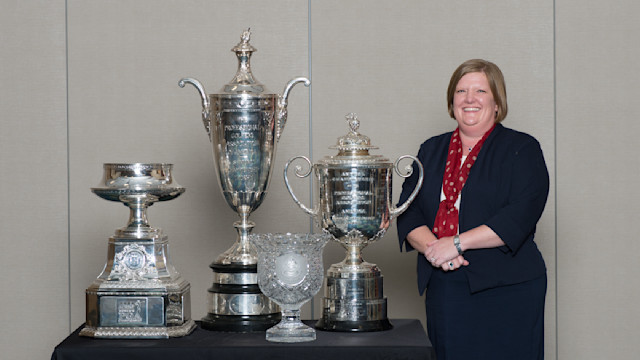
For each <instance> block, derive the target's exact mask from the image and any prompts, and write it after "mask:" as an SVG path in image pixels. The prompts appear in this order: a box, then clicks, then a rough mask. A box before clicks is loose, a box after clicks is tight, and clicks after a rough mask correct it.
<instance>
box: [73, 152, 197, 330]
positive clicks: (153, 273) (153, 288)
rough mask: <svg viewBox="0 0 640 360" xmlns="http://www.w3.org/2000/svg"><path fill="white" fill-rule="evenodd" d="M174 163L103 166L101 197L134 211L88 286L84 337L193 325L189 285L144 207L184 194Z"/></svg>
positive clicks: (188, 328) (96, 190)
mask: <svg viewBox="0 0 640 360" xmlns="http://www.w3.org/2000/svg"><path fill="white" fill-rule="evenodd" d="M171 171H172V165H171V164H140V163H136V164H104V175H103V179H102V181H101V183H100V184H99V186H98V187H95V188H92V189H91V190H92V191H93V192H94V193H95V194H96V195H98V196H100V197H101V198H103V199H106V200H110V201H117V202H122V203H124V204H125V205H127V206H128V207H129V209H130V215H129V221H128V224H127V226H125V227H123V228H120V229H117V230H116V233H115V234H114V235H113V236H111V237H110V238H109V242H108V248H107V250H108V255H107V263H106V265H105V267H104V270H103V271H102V273H101V274H100V275H99V276H98V278H97V279H96V280H94V281H93V283H92V284H91V285H90V286H89V287H88V288H87V290H86V301H87V303H86V311H87V314H86V325H85V327H84V328H83V329H82V330H81V331H80V335H82V336H91V337H101V338H164V337H175V336H184V335H187V334H189V333H190V332H191V331H193V329H194V328H195V322H194V321H193V320H192V319H191V299H190V285H189V283H188V282H187V281H186V280H184V279H183V278H182V277H181V276H180V274H179V273H178V272H177V271H176V269H175V268H174V267H173V265H171V263H170V262H169V248H168V240H167V236H166V235H164V234H163V232H162V230H161V229H158V228H153V227H151V226H150V225H149V222H148V220H147V215H146V209H147V208H148V207H149V206H150V205H152V204H153V203H155V202H157V201H167V200H171V199H174V198H175V197H177V196H179V195H180V194H182V193H183V192H184V190H185V189H184V188H183V187H181V186H180V185H178V184H177V183H176V182H175V181H174V180H173V177H172V173H171Z"/></svg>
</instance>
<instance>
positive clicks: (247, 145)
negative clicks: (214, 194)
mask: <svg viewBox="0 0 640 360" xmlns="http://www.w3.org/2000/svg"><path fill="white" fill-rule="evenodd" d="M249 40H250V32H249V30H245V31H244V32H243V33H242V36H241V41H240V43H238V44H237V45H236V46H235V47H234V48H233V49H231V50H232V51H234V52H235V54H236V57H237V58H238V70H237V72H236V75H235V77H234V78H233V79H232V80H231V82H230V83H228V84H227V85H225V86H224V87H223V88H222V90H221V93H219V94H209V95H207V93H206V91H205V90H204V87H203V86H202V84H201V83H200V82H199V81H198V80H196V79H192V78H184V79H182V80H180V83H179V85H180V86H181V87H184V85H185V84H191V85H193V86H195V87H196V89H198V92H199V93H200V96H201V98H202V108H203V110H202V120H203V122H204V126H205V129H206V130H207V133H208V134H209V139H210V140H211V144H212V145H213V157H214V163H215V167H216V171H217V173H218V183H219V184H220V188H221V190H222V193H223V195H224V198H225V199H226V201H227V203H228V204H229V206H231V208H232V209H233V210H234V211H236V212H237V213H238V215H239V216H240V220H239V221H236V222H235V223H234V224H233V226H234V227H235V228H236V230H237V232H238V236H237V239H236V242H235V244H234V245H233V246H232V247H231V248H230V249H229V250H227V251H226V252H224V253H223V254H222V255H220V256H219V257H218V258H217V259H216V260H215V261H213V263H212V264H211V265H210V267H211V269H213V273H214V280H213V285H212V287H211V288H210V289H209V313H208V315H207V316H206V317H205V318H204V319H202V327H203V328H205V329H209V330H221V331H240V332H248V331H263V330H266V329H267V328H269V327H271V326H273V325H275V324H276V323H277V322H278V321H280V310H279V308H278V306H277V305H276V304H275V303H273V302H272V301H271V300H269V298H268V297H266V296H264V294H262V293H261V292H260V288H259V287H258V282H257V265H256V264H257V255H256V251H255V249H254V248H253V246H252V245H251V244H250V243H249V242H248V236H249V233H250V232H251V230H252V229H253V227H254V226H255V224H254V223H253V222H252V221H249V215H250V214H251V212H252V211H254V210H255V209H257V208H258V206H260V204H261V203H262V201H263V200H264V197H265V196H266V194H267V188H268V186H269V179H270V173H271V170H272V168H273V163H274V158H275V153H276V144H277V143H278V140H279V139H280V135H281V134H282V131H283V129H284V126H285V122H286V120H287V98H288V96H289V92H290V91H291V88H293V86H294V85H296V84H298V83H301V82H302V83H304V84H305V85H306V86H309V84H310V82H309V80H308V79H306V78H303V77H299V78H295V79H293V80H291V81H289V83H288V84H287V85H286V87H285V89H284V92H283V94H282V95H277V94H272V93H269V91H268V90H267V89H266V88H265V86H264V85H262V84H261V83H259V82H258V81H257V80H256V79H255V78H254V77H253V74H252V73H251V67H250V64H249V60H250V58H251V55H252V53H253V52H254V51H256V49H255V48H254V47H253V46H251V45H250V44H249Z"/></svg>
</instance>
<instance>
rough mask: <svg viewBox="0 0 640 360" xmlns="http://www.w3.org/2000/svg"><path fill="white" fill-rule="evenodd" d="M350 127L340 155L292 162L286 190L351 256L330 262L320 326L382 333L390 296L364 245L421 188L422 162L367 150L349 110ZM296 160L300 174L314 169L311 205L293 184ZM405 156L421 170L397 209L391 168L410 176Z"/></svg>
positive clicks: (342, 139) (368, 146) (383, 229)
mask: <svg viewBox="0 0 640 360" xmlns="http://www.w3.org/2000/svg"><path fill="white" fill-rule="evenodd" d="M347 121H348V123H349V127H350V131H349V133H348V134H347V135H345V136H342V137H340V138H339V139H338V143H337V144H336V145H335V146H333V147H332V148H334V149H338V154H337V155H336V156H330V157H326V158H324V159H322V160H320V161H319V162H318V163H316V164H314V165H312V164H311V161H310V160H309V159H308V158H306V157H304V156H297V157H294V158H292V159H291V160H289V161H288V162H287V164H286V166H285V169H284V179H285V184H286V186H287V189H288V190H289V193H290V194H291V196H292V198H293V200H294V202H295V203H296V204H297V205H298V206H299V207H300V208H301V209H302V210H303V211H305V212H306V213H307V214H308V215H310V216H312V217H313V218H314V219H315V220H316V222H317V223H318V225H319V226H320V228H322V231H323V232H326V233H328V234H330V235H331V238H332V239H333V240H334V241H336V242H338V243H340V244H341V245H342V246H343V247H344V248H345V249H346V250H347V256H346V257H345V259H344V260H343V261H342V262H340V263H337V264H333V265H331V267H330V268H329V269H328V270H327V276H326V278H325V289H324V290H325V291H324V297H323V299H322V300H323V313H322V318H321V319H320V320H319V321H318V323H317V324H316V327H318V328H320V329H324V330H333V331H378V330H386V329H390V328H391V327H392V325H391V323H390V322H389V320H388V318H387V299H386V298H385V297H384V294H383V287H382V275H381V273H380V270H379V269H378V267H377V266H376V265H375V264H372V263H369V262H366V261H364V260H363V259H362V253H361V252H362V249H363V248H364V247H366V246H367V245H369V244H370V243H372V242H375V241H377V240H378V239H380V238H381V237H382V236H384V234H385V232H386V231H387V229H388V228H389V225H390V224H391V221H392V220H393V219H394V218H395V217H397V216H398V215H400V214H401V213H403V212H404V211H405V210H406V209H407V207H408V206H409V204H411V202H412V201H413V199H414V198H415V197H416V195H417V194H418V191H419V190H420V187H421V186H422V179H423V170H422V164H420V162H419V160H418V159H417V158H415V157H413V156H410V155H403V156H401V157H399V158H398V159H397V160H396V161H395V163H391V162H390V161H389V160H388V159H386V158H384V157H382V156H380V155H371V154H369V150H370V149H377V147H375V146H371V141H370V140H369V138H368V137H366V136H364V135H362V134H360V133H359V132H358V128H359V126H360V121H359V120H358V118H357V116H356V115H355V114H348V115H347ZM296 159H302V160H304V161H305V162H306V163H307V167H308V170H307V171H303V167H302V166H296V169H295V174H296V176H297V177H300V178H305V177H307V176H309V175H310V174H311V172H314V173H315V178H314V179H315V182H316V185H317V187H316V188H317V189H318V192H317V193H316V194H314V196H315V197H316V206H315V207H314V208H313V209H310V208H308V207H307V206H305V205H304V204H302V203H301V202H300V201H299V200H298V198H297V197H296V196H295V194H294V193H293V190H292V189H291V186H290V185H289V179H288V177H287V170H288V168H289V165H290V164H291V163H292V162H293V161H295V160H296ZM403 159H412V160H413V161H414V162H415V163H416V164H417V165H418V168H419V170H420V177H419V180H418V184H417V185H416V188H415V189H414V191H413V192H412V194H411V196H410V197H409V198H408V199H407V201H406V202H405V203H404V204H402V205H401V206H399V207H393V206H392V205H391V201H392V200H391V199H392V196H391V188H392V186H391V180H392V171H393V169H395V171H396V173H397V174H398V175H400V176H401V177H408V176H410V175H411V172H412V168H411V167H410V166H408V167H407V168H406V169H405V171H404V172H401V171H400V170H399V163H400V161H402V160H403Z"/></svg>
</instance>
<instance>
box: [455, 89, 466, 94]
mask: <svg viewBox="0 0 640 360" xmlns="http://www.w3.org/2000/svg"><path fill="white" fill-rule="evenodd" d="M456 92H457V93H463V92H464V90H462V89H459V90H456Z"/></svg>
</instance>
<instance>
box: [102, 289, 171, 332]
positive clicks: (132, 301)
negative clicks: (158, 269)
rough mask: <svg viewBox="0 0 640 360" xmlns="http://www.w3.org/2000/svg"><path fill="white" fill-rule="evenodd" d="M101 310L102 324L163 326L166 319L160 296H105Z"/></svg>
mask: <svg viewBox="0 0 640 360" xmlns="http://www.w3.org/2000/svg"><path fill="white" fill-rule="evenodd" d="M100 312H101V315H100V317H101V320H100V322H101V325H102V326H163V325H164V320H165V319H164V316H163V314H164V300H163V298H162V297H159V296H147V297H136V296H131V297H130V296H104V297H102V298H101V299H100Z"/></svg>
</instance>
